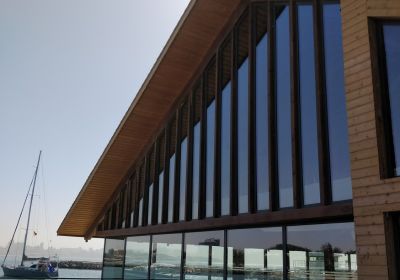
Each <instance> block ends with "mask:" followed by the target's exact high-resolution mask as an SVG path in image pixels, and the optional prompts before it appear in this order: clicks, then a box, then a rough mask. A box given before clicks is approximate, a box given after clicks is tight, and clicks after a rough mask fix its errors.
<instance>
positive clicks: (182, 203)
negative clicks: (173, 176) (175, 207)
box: [179, 138, 187, 221]
mask: <svg viewBox="0 0 400 280" xmlns="http://www.w3.org/2000/svg"><path fill="white" fill-rule="evenodd" d="M186 169H187V138H185V139H183V141H182V143H181V172H180V180H179V181H180V182H179V183H180V187H179V220H181V221H182V220H184V219H185V210H186Z"/></svg>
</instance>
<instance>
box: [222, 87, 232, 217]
mask: <svg viewBox="0 0 400 280" xmlns="http://www.w3.org/2000/svg"><path fill="white" fill-rule="evenodd" d="M221 94H222V102H221V214H222V215H228V214H229V213H230V194H231V83H230V82H229V83H228V84H227V85H226V86H225V88H224V90H223V91H222V93H221Z"/></svg>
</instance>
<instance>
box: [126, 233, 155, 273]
mask: <svg viewBox="0 0 400 280" xmlns="http://www.w3.org/2000/svg"><path fill="white" fill-rule="evenodd" d="M149 246H150V237H149V236H140V237H128V238H127V242H126V255H125V265H126V266H130V265H146V266H147V265H148V262H149Z"/></svg>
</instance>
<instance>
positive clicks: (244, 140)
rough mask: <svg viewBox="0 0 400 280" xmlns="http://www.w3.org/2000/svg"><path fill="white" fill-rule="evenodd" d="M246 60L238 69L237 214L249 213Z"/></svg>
mask: <svg viewBox="0 0 400 280" xmlns="http://www.w3.org/2000/svg"><path fill="white" fill-rule="evenodd" d="M248 61H249V60H248V58H246V59H245V60H244V62H243V64H242V65H241V66H240V67H239V69H238V92H237V96H238V100H237V107H238V114H237V123H238V138H237V141H238V142H237V145H238V154H237V157H238V159H237V164H238V167H237V168H238V169H237V176H238V192H239V201H238V202H239V213H247V212H248V211H249V202H248V192H249V190H248V186H249V170H248V168H249V139H248V136H249V95H248V90H249V83H248V80H249V77H248V73H249V62H248Z"/></svg>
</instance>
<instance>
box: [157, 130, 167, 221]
mask: <svg viewBox="0 0 400 280" xmlns="http://www.w3.org/2000/svg"><path fill="white" fill-rule="evenodd" d="M158 145H159V148H158V158H157V159H158V169H156V170H158V209H157V210H158V213H157V219H158V220H157V222H158V223H159V224H161V223H162V222H163V209H164V207H165V206H164V196H165V193H164V183H165V182H164V164H165V150H166V149H165V134H164V133H163V134H162V135H161V136H160V138H159V142H158Z"/></svg>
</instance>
